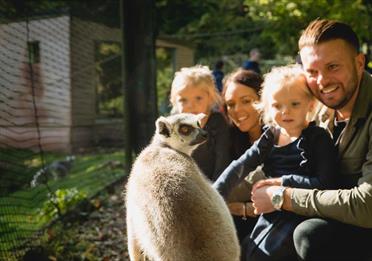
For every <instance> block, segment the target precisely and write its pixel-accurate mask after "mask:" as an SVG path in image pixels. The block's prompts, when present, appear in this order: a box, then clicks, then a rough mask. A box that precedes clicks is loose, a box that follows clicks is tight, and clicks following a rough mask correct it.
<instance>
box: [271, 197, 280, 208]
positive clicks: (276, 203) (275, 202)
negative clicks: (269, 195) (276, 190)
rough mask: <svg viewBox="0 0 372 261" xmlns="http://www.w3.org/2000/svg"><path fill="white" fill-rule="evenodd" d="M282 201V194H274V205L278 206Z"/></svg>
mask: <svg viewBox="0 0 372 261" xmlns="http://www.w3.org/2000/svg"><path fill="white" fill-rule="evenodd" d="M280 201H281V197H280V195H274V196H273V199H272V203H273V205H274V207H276V206H277V205H278V204H280Z"/></svg>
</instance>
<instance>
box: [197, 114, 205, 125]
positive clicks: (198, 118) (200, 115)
mask: <svg viewBox="0 0 372 261" xmlns="http://www.w3.org/2000/svg"><path fill="white" fill-rule="evenodd" d="M205 116H207V115H206V114H204V113H199V114H197V115H196V118H197V120H198V122H199V124H201V120H202V119H203V118H204V117H205Z"/></svg>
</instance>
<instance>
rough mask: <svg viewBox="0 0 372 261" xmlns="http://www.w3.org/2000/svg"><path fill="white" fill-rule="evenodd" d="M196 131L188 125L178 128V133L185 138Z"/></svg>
mask: <svg viewBox="0 0 372 261" xmlns="http://www.w3.org/2000/svg"><path fill="white" fill-rule="evenodd" d="M193 130H194V127H192V126H190V125H187V124H182V125H180V127H179V128H178V132H179V133H180V134H182V135H184V136H188V135H190V133H191V132H192V131H193Z"/></svg>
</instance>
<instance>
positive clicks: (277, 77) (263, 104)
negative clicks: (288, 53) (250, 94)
mask: <svg viewBox="0 0 372 261" xmlns="http://www.w3.org/2000/svg"><path fill="white" fill-rule="evenodd" d="M299 78H303V80H304V84H303V86H302V87H303V91H304V93H305V95H306V96H307V97H308V98H309V99H311V100H313V101H314V102H315V97H314V96H313V94H312V93H311V92H310V90H309V89H308V87H307V84H306V78H305V74H304V71H303V69H302V68H301V66H300V65H298V64H289V65H285V66H280V67H274V68H272V69H271V71H270V72H269V73H267V74H265V75H264V82H263V83H262V90H261V99H260V101H259V102H258V103H256V104H255V107H256V109H257V110H258V111H259V112H260V113H261V117H262V121H263V123H264V124H268V125H273V124H274V121H273V119H272V118H271V114H270V107H271V104H270V100H271V97H272V95H273V94H274V93H275V92H277V91H278V90H280V89H282V88H291V87H292V86H293V85H292V83H293V82H294V81H296V80H298V79H299ZM308 117H311V115H310V112H309V115H308Z"/></svg>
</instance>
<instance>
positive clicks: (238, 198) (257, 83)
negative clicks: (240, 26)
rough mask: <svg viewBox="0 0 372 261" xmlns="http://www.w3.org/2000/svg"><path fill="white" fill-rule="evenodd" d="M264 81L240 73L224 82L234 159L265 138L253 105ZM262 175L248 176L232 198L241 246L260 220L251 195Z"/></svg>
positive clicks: (243, 71)
mask: <svg viewBox="0 0 372 261" xmlns="http://www.w3.org/2000/svg"><path fill="white" fill-rule="evenodd" d="M262 82H263V79H262V77H261V76H260V75H259V74H257V73H255V72H254V71H250V70H244V69H238V70H236V71H234V72H232V73H231V74H229V75H228V76H226V79H225V80H224V88H223V90H222V98H223V99H224V102H225V110H226V114H227V116H228V118H229V119H230V121H231V123H232V127H231V141H232V151H231V154H232V158H233V159H237V158H239V157H240V156H241V155H242V154H243V153H244V152H245V151H246V150H247V149H248V148H249V147H250V146H251V145H252V144H253V142H254V141H255V140H257V139H258V138H259V137H260V136H261V134H262V128H261V127H262V126H261V123H260V120H259V118H260V117H259V114H258V112H257V110H256V109H255V108H254V107H253V103H254V102H256V101H258V100H259V92H260V90H261V84H262ZM262 177H263V175H262V174H261V173H260V172H256V173H255V175H250V176H248V177H247V178H246V179H245V180H244V181H242V182H241V183H240V184H239V185H238V186H237V187H236V188H235V189H234V191H233V192H232V193H231V194H230V196H229V198H228V206H229V209H230V212H231V214H232V215H233V219H234V223H235V226H236V230H237V233H238V238H239V240H240V242H242V240H243V239H244V237H245V236H246V235H248V234H250V232H251V230H252V229H253V227H254V225H255V223H256V221H257V218H256V217H255V215H254V214H253V207H252V205H251V202H250V194H251V193H250V191H251V187H252V184H253V182H254V181H257V180H258V179H261V178H262Z"/></svg>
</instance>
